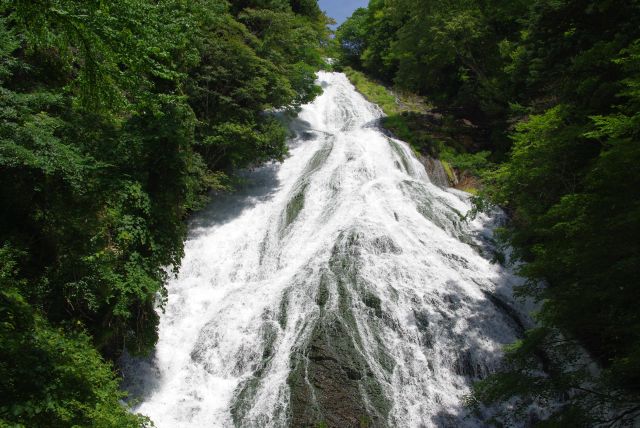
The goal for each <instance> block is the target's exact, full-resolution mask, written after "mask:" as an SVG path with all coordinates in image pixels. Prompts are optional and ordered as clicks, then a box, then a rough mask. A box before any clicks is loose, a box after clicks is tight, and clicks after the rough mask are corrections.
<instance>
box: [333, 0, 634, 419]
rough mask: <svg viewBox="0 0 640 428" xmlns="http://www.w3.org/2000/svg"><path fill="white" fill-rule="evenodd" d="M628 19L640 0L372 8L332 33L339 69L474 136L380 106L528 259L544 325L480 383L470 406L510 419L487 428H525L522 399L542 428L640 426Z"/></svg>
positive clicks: (434, 2) (393, 3)
mask: <svg viewBox="0 0 640 428" xmlns="http://www.w3.org/2000/svg"><path fill="white" fill-rule="evenodd" d="M639 20H640V5H639V4H638V2H635V1H631V2H620V1H611V2H596V1H590V0H588V1H577V0H559V1H547V0H536V1H533V2H524V1H513V2H498V1H491V0H490V1H482V2H480V1H470V0H469V1H467V0H462V1H455V2H445V1H440V0H418V1H408V0H387V1H384V2H383V1H377V0H376V1H371V2H370V4H369V7H368V8H366V9H361V10H358V11H357V12H356V13H354V15H353V16H352V18H350V19H349V20H347V21H346V22H345V23H344V24H343V25H342V26H341V27H340V28H339V29H338V31H337V34H336V38H337V40H338V41H337V43H338V45H339V46H340V47H341V50H342V55H341V61H342V62H343V64H344V65H349V66H351V67H354V68H356V69H358V70H361V71H363V72H365V73H366V74H368V75H371V76H374V77H376V78H379V79H382V80H383V81H384V82H385V83H387V84H391V83H393V84H395V85H396V87H397V88H400V89H409V90H413V91H417V92H418V93H419V94H421V95H424V96H426V97H428V99H429V100H430V101H431V102H433V103H434V104H435V106H436V108H437V109H438V110H439V112H442V113H443V117H444V119H443V122H446V121H447V120H448V117H451V116H453V117H454V118H458V119H465V120H466V122H470V123H472V124H473V125H474V128H477V129H478V130H479V133H478V134H479V136H480V138H477V139H476V141H475V142H474V143H473V144H466V143H465V144H464V147H462V150H460V149H459V148H458V147H456V145H455V138H445V137H447V135H444V134H446V133H444V132H440V133H439V132H436V130H435V128H433V127H431V128H430V135H429V134H427V135H424V133H423V132H422V131H421V129H424V128H425V127H426V128H428V129H429V127H430V125H428V123H429V121H432V119H433V116H429V115H423V116H420V115H415V114H414V115H412V114H397V113H396V112H394V108H393V107H394V106H392V105H391V106H389V105H386V106H385V103H387V104H390V103H388V101H387V100H385V99H384V98H383V97H378V98H379V102H381V103H382V105H383V109H384V110H385V111H389V112H390V113H388V114H389V115H390V117H389V118H388V119H387V122H386V123H388V124H389V126H392V127H396V128H397V129H398V130H399V132H400V133H401V135H402V138H404V139H406V140H407V141H411V142H412V143H413V144H414V145H416V146H417V147H420V148H421V150H422V151H426V152H428V153H431V154H437V155H439V156H440V157H441V158H442V159H443V160H444V161H445V162H446V164H448V165H450V166H451V167H455V168H458V169H462V170H468V171H473V172H474V173H477V174H480V175H481V176H482V178H483V187H482V189H483V190H482V191H481V192H480V194H479V195H478V196H477V197H476V198H475V199H476V201H477V205H478V206H477V209H484V208H487V207H488V206H491V205H496V204H497V205H500V206H502V207H503V208H505V209H506V211H507V212H508V213H509V214H510V218H511V221H510V223H509V224H507V225H506V227H505V228H504V229H503V230H502V232H501V237H502V238H503V240H504V242H503V243H504V244H508V245H510V246H511V247H512V248H513V250H514V256H515V257H516V258H517V259H519V260H520V261H524V262H526V263H523V264H521V265H520V266H521V267H520V273H521V274H522V275H524V276H525V277H526V278H528V279H529V281H528V283H527V284H526V285H525V286H523V287H522V288H521V289H520V290H519V293H520V294H522V295H524V296H529V297H533V298H535V299H537V300H538V301H539V303H540V311H539V313H538V314H537V315H536V317H537V320H538V324H539V328H537V329H535V330H532V331H530V332H529V333H528V334H527V336H526V337H525V338H523V340H522V341H521V342H519V343H518V344H517V345H515V346H512V347H510V348H509V349H508V350H507V355H508V359H507V364H506V366H505V368H504V370H502V371H500V372H498V373H496V374H495V375H493V376H490V377H489V378H487V379H486V380H483V381H482V382H480V383H479V384H477V385H476V390H475V394H474V397H473V399H475V400H476V401H475V404H477V405H479V406H480V405H486V404H491V403H503V404H507V405H506V406H505V408H509V409H515V411H514V412H512V410H509V411H508V412H506V413H504V414H501V415H498V416H496V418H495V420H494V421H492V422H494V423H496V424H501V423H502V424H506V425H507V426H508V425H509V424H512V423H515V422H521V421H522V420H523V419H524V418H525V417H526V413H527V408H528V406H529V405H530V404H531V403H532V402H535V403H537V404H538V405H539V406H542V407H543V408H544V409H545V410H546V411H547V413H548V419H547V420H546V421H544V422H542V423H541V426H545V425H546V426H593V425H596V424H598V423H600V424H604V425H606V426H625V425H632V424H633V422H634V420H636V421H637V418H639V417H640V404H639V403H640V335H639V332H640V321H639V318H638V316H639V315H638V311H637V310H636V308H635V306H634V304H633V302H636V301H637V300H638V299H639V298H640V289H639V288H638V284H639V283H638V280H637V278H639V277H640V272H639V271H638V269H639V267H640V260H639V259H638V257H639V254H640V248H638V242H639V240H638V237H639V236H640V205H639V204H640V198H639V197H638V196H639V194H638V189H639V188H640V182H639V181H638V180H639V177H640V167H639V166H638V165H640V163H639V161H640V144H639V137H640V135H639V131H638V130H639V129H640V116H639V114H638V111H640V29H639V28H638V26H637V24H636V23H637V22H638V21H639ZM349 75H350V76H351V77H352V80H354V81H355V82H356V83H358V82H361V81H364V80H365V79H366V77H365V76H361V75H358V74H356V73H355V72H352V71H349ZM357 86H359V87H364V88H366V85H364V84H362V83H359V85H358V84H357ZM363 92H368V93H372V92H373V91H370V90H368V89H365V90H363ZM372 98H374V99H372V100H373V101H376V100H375V97H372ZM416 120H418V121H422V122H423V123H425V124H427V125H426V126H423V127H422V128H421V127H420V126H415V125H414V121H416ZM446 126H447V125H446V124H444V125H443V126H442V128H445V127H446ZM441 130H442V129H441ZM458 144H459V145H461V144H460V143H458ZM489 161H493V162H496V161H502V162H501V163H499V164H498V165H493V164H492V163H490V162H489ZM590 361H595V362H596V363H598V366H599V370H594V369H593V367H592V366H590ZM473 399H472V402H473ZM512 406H515V407H512ZM510 413H511V414H510Z"/></svg>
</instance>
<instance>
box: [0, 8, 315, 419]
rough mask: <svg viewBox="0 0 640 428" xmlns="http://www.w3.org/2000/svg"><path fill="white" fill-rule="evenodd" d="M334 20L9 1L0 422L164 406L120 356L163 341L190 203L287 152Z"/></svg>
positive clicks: (2, 127)
mask: <svg viewBox="0 0 640 428" xmlns="http://www.w3.org/2000/svg"><path fill="white" fill-rule="evenodd" d="M326 24H327V18H326V17H325V16H324V14H323V13H322V12H321V11H320V10H319V8H318V6H317V4H316V2H315V1H298V0H296V1H291V2H289V1H286V0H279V1H271V2H269V3H268V5H266V6H265V5H264V2H258V1H256V2H253V1H242V2H240V1H233V2H227V1H224V0H195V1H188V2H187V1H180V0H161V1H147V0H115V1H108V2H103V1H94V0H90V1H75V0H42V1H26V0H18V1H8V0H3V1H1V2H0V182H1V183H2V186H0V285H1V290H0V299H1V301H0V343H1V346H0V425H3V426H5V425H6V426H25V427H27V426H28V427H31V426H51V427H66V426H101V427H106V426H113V427H124V426H141V425H145V424H147V423H148V421H146V420H145V419H144V418H141V417H138V416H135V415H132V414H129V413H128V411H127V410H126V408H125V407H123V406H122V403H121V402H120V399H121V398H122V394H121V393H120V392H118V382H117V377H116V375H115V372H114V371H113V370H112V368H111V366H110V364H109V363H107V362H106V361H108V360H112V359H114V358H117V357H118V356H119V355H120V354H121V353H122V352H123V350H125V349H126V350H127V351H128V352H130V353H134V354H144V353H146V352H148V351H149V350H150V349H152V347H153V345H154V344H155V341H156V339H157V324H158V317H157V314H156V311H155V308H156V306H157V305H162V302H163V299H164V296H165V295H166V293H165V289H164V283H165V280H166V279H167V277H168V275H171V272H170V270H171V269H177V267H178V265H179V263H180V259H181V257H182V252H183V240H184V238H185V232H186V230H185V223H184V220H185V216H186V215H187V214H188V213H189V212H190V211H193V210H196V209H198V208H200V207H202V206H203V204H204V203H205V202H206V199H207V194H208V192H209V191H210V190H211V189H214V190H215V189H225V188H228V187H229V186H230V185H231V184H232V181H233V172H234V171H235V170H237V169H238V168H244V167H247V166H251V165H256V164H259V163H261V162H264V161H267V160H271V159H281V158H282V157H283V156H284V155H285V154H286V145H285V138H286V132H285V130H284V128H283V126H282V125H281V124H280V123H279V122H278V121H277V120H276V119H275V118H274V117H273V115H270V114H268V113H265V112H268V111H269V110H272V109H288V110H295V109H296V107H297V106H299V105H301V104H303V103H305V102H308V101H310V100H311V99H313V98H314V97H315V96H316V95H317V94H318V93H319V88H318V87H316V86H315V84H314V80H315V71H316V70H317V69H319V68H320V66H321V65H322V63H323V61H322V58H321V54H320V52H321V47H322V45H323V44H324V43H325V40H326V38H327V29H326ZM167 267H168V268H169V271H167V270H166V268H167Z"/></svg>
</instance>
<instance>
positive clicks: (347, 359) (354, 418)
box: [289, 319, 386, 427]
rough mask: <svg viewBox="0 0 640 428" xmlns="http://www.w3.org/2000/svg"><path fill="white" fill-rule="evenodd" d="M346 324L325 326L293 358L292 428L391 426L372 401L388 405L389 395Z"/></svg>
mask: <svg viewBox="0 0 640 428" xmlns="http://www.w3.org/2000/svg"><path fill="white" fill-rule="evenodd" d="M354 345H355V343H353V340H352V338H351V337H349V332H348V330H347V328H346V327H345V326H344V324H343V323H342V321H340V320H338V319H334V320H333V322H327V323H325V324H323V325H319V326H318V327H316V329H315V330H314V332H313V335H312V338H311V341H310V343H309V347H308V348H307V349H306V350H305V351H304V352H301V353H299V354H297V355H295V356H294V357H293V358H294V360H297V361H295V363H294V364H295V366H294V367H295V369H294V370H293V371H292V374H291V376H290V378H289V384H290V387H291V404H290V405H291V426H294V427H315V426H323V425H324V426H328V427H362V426H369V427H379V426H385V423H384V421H385V420H386V415H381V414H380V411H378V410H377V409H376V408H375V407H374V405H373V403H371V401H375V400H378V401H382V402H383V404H386V401H385V400H384V398H382V397H383V391H382V389H381V387H380V385H379V384H378V383H377V382H376V380H375V378H374V377H373V373H372V372H371V370H370V368H369V367H368V365H367V364H366V362H365V361H364V360H363V359H362V358H361V357H359V356H358V355H357V348H356V347H355V346H354Z"/></svg>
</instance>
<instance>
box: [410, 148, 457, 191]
mask: <svg viewBox="0 0 640 428" xmlns="http://www.w3.org/2000/svg"><path fill="white" fill-rule="evenodd" d="M418 159H419V160H420V163H422V165H423V166H424V169H425V170H426V171H427V175H428V176H429V180H430V181H431V182H432V183H433V184H435V185H436V186H439V187H450V186H451V184H452V183H451V182H450V181H449V176H448V175H447V172H446V171H445V169H444V166H443V165H442V162H440V160H439V159H436V158H433V157H431V156H429V155H421V156H419V157H418ZM454 184H455V183H454Z"/></svg>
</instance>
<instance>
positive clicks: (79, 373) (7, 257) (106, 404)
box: [0, 246, 150, 427]
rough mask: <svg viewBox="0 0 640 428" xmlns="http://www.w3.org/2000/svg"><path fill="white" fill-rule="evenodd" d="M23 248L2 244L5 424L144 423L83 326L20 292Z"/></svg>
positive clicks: (0, 417)
mask: <svg viewBox="0 0 640 428" xmlns="http://www.w3.org/2000/svg"><path fill="white" fill-rule="evenodd" d="M24 257H25V253H21V252H19V251H16V250H14V249H12V248H11V247H9V246H4V247H2V248H1V249H0V302H1V304H0V342H2V348H1V349H0V379H1V380H0V423H1V424H2V425H3V426H20V427H32V426H48V427H66V426H96V427H116V426H117V427H140V426H149V425H150V424H149V421H148V420H147V419H146V418H144V417H142V416H138V415H134V414H132V413H130V412H129V411H128V409H126V408H125V407H124V406H123V405H122V404H121V403H120V400H121V399H122V398H124V394H123V393H122V392H121V391H120V390H119V388H118V380H117V379H116V377H115V376H114V373H113V372H112V370H111V366H110V365H109V364H107V363H105V362H104V361H103V360H102V358H101V357H100V355H99V354H98V352H96V350H95V349H94V348H93V346H92V344H91V340H90V338H89V336H87V335H86V334H85V333H84V332H82V329H81V328H79V327H80V326H79V325H69V326H68V327H67V328H65V329H62V328H54V327H52V326H50V325H49V324H48V323H47V322H46V320H44V319H43V318H42V317H41V316H40V315H39V314H38V313H37V311H34V309H33V307H32V306H31V305H29V304H28V303H27V302H26V300H25V299H24V297H23V296H22V295H21V294H20V292H19V290H18V288H17V287H16V285H22V286H24V285H26V283H27V280H25V279H23V278H21V277H20V273H19V271H18V268H17V266H18V264H19V259H20V258H24Z"/></svg>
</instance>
